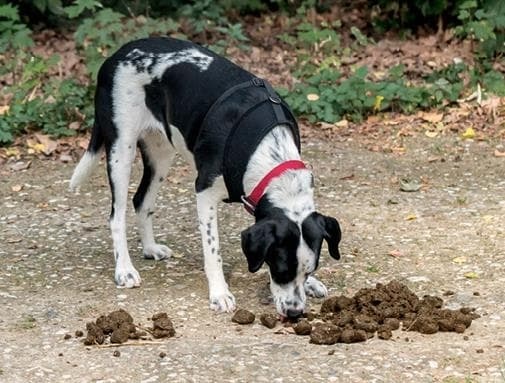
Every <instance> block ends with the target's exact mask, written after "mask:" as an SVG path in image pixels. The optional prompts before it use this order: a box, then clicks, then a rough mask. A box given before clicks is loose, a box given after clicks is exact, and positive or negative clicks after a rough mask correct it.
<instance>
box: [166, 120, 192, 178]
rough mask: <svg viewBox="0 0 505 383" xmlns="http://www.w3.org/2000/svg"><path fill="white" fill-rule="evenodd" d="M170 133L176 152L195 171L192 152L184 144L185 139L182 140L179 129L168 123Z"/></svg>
mask: <svg viewBox="0 0 505 383" xmlns="http://www.w3.org/2000/svg"><path fill="white" fill-rule="evenodd" d="M170 134H171V139H172V145H174V148H175V150H176V151H177V153H179V154H180V155H181V156H182V157H183V158H184V159H185V160H186V161H187V163H188V164H189V165H190V166H191V169H192V170H193V171H196V166H195V160H194V157H193V153H191V152H190V151H189V149H188V147H187V146H186V141H184V137H183V136H182V133H181V131H180V130H179V129H178V128H177V127H176V126H174V125H172V124H170Z"/></svg>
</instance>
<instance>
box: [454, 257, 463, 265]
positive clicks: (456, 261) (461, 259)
mask: <svg viewBox="0 0 505 383" xmlns="http://www.w3.org/2000/svg"><path fill="white" fill-rule="evenodd" d="M466 261H467V259H466V257H456V258H454V259H453V260H452V262H454V263H458V264H461V263H465V262H466Z"/></svg>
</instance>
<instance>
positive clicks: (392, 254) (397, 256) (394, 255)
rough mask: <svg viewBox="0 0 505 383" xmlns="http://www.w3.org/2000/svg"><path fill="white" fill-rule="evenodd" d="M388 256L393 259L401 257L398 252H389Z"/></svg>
mask: <svg viewBox="0 0 505 383" xmlns="http://www.w3.org/2000/svg"><path fill="white" fill-rule="evenodd" d="M389 255H390V256H391V257H394V258H400V257H402V256H403V254H402V253H401V251H400V250H392V251H390V252H389Z"/></svg>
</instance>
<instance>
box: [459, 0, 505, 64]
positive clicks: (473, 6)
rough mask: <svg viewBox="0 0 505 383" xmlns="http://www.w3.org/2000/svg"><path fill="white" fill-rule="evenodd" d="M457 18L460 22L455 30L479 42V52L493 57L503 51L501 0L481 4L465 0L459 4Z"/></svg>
mask: <svg viewBox="0 0 505 383" xmlns="http://www.w3.org/2000/svg"><path fill="white" fill-rule="evenodd" d="M458 19H459V20H460V21H461V23H462V24H461V25H459V26H457V27H456V28H455V32H456V33H457V34H458V35H460V36H462V37H470V38H471V39H473V40H475V41H477V42H479V51H478V53H479V54H481V55H483V56H484V57H493V56H494V55H497V54H504V53H505V3H504V2H503V1H502V0H488V1H485V2H483V4H478V2H477V1H476V0H466V1H464V2H463V3H462V4H461V5H460V6H459V10H458Z"/></svg>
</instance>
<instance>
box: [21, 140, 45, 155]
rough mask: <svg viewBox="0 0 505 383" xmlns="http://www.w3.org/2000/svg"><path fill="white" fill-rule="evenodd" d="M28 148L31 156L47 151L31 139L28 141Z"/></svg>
mask: <svg viewBox="0 0 505 383" xmlns="http://www.w3.org/2000/svg"><path fill="white" fill-rule="evenodd" d="M26 146H28V153H29V154H38V153H42V152H44V150H45V147H44V145H42V144H41V143H38V142H35V141H33V140H30V139H28V140H26Z"/></svg>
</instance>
